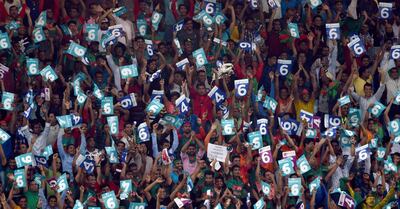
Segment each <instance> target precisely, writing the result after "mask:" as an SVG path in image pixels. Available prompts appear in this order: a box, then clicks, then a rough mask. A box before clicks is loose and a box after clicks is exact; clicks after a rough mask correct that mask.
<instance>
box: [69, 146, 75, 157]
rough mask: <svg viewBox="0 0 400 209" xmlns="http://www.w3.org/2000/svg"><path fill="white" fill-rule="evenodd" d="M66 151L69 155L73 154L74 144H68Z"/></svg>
mask: <svg viewBox="0 0 400 209" xmlns="http://www.w3.org/2000/svg"><path fill="white" fill-rule="evenodd" d="M67 152H68V153H69V154H70V155H75V146H74V145H69V146H68V147H67Z"/></svg>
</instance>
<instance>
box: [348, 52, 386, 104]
mask: <svg viewBox="0 0 400 209" xmlns="http://www.w3.org/2000/svg"><path fill="white" fill-rule="evenodd" d="M382 50H383V49H381V50H380V51H379V53H378V54H377V56H376V58H375V61H374V63H373V64H372V65H371V64H370V63H371V61H370V60H371V59H370V57H369V56H367V55H365V56H364V57H363V58H362V59H361V66H360V68H359V69H358V75H359V76H358V77H356V78H355V79H354V89H355V91H356V93H357V94H358V95H360V96H362V97H363V96H365V92H364V85H365V84H366V83H371V84H372V82H373V80H372V77H373V76H374V75H375V72H376V69H377V68H378V64H379V63H380V62H381V60H382V58H383V54H384V53H383V51H382Z"/></svg>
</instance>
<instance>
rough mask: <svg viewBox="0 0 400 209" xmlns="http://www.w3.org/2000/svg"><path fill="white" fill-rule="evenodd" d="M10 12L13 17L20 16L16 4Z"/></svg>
mask: <svg viewBox="0 0 400 209" xmlns="http://www.w3.org/2000/svg"><path fill="white" fill-rule="evenodd" d="M9 14H10V16H11V17H12V18H16V17H17V16H18V8H17V7H16V6H11V7H10V12H9Z"/></svg>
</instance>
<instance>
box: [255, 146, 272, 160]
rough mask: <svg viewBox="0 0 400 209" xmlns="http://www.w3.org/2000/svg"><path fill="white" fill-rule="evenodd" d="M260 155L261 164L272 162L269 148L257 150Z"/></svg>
mask: <svg viewBox="0 0 400 209" xmlns="http://www.w3.org/2000/svg"><path fill="white" fill-rule="evenodd" d="M258 153H259V154H260V158H261V163H262V164H269V163H272V162H273V158H272V152H271V146H265V147H262V148H260V149H259V150H258Z"/></svg>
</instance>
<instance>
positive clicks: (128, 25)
mask: <svg viewBox="0 0 400 209" xmlns="http://www.w3.org/2000/svg"><path fill="white" fill-rule="evenodd" d="M113 17H114V19H115V22H116V24H117V25H122V29H123V30H124V32H125V33H126V36H122V37H120V38H118V42H121V43H122V44H124V45H125V46H127V47H130V46H131V45H132V40H133V39H134V38H135V27H134V26H133V23H132V21H130V20H128V14H127V13H124V14H122V15H121V16H120V17H117V16H116V15H113Z"/></svg>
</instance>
